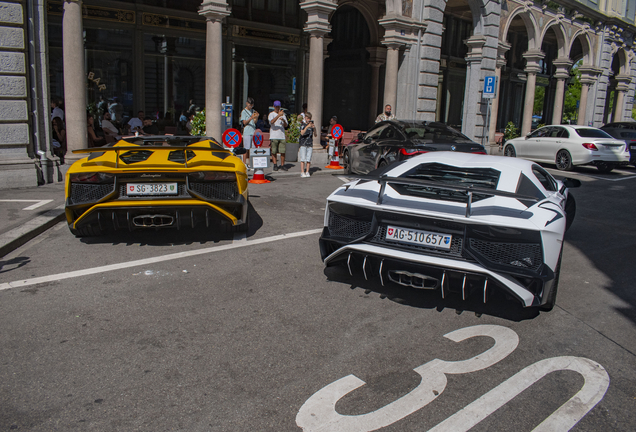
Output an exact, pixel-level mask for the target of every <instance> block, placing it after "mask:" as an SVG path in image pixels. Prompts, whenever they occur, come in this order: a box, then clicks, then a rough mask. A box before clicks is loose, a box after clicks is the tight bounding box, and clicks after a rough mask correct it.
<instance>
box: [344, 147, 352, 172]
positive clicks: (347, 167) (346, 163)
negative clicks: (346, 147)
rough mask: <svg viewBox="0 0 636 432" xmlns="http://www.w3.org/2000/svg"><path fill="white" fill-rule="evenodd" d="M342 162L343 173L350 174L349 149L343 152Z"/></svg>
mask: <svg viewBox="0 0 636 432" xmlns="http://www.w3.org/2000/svg"><path fill="white" fill-rule="evenodd" d="M342 162H343V163H344V166H345V169H344V173H345V174H352V173H353V171H351V159H350V158H349V151H345V152H344V154H343V155H342Z"/></svg>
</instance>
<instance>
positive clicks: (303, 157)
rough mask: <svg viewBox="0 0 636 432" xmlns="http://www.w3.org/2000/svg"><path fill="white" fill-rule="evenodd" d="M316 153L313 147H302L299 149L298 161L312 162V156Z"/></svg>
mask: <svg viewBox="0 0 636 432" xmlns="http://www.w3.org/2000/svg"><path fill="white" fill-rule="evenodd" d="M313 153H314V148H313V147H312V146H300V148H299V149H298V159H300V161H301V162H311V155H312V154H313Z"/></svg>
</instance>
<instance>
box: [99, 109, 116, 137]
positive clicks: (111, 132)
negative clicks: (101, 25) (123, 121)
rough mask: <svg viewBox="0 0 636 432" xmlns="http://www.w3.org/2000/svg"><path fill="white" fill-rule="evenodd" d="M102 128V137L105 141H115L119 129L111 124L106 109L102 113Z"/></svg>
mask: <svg viewBox="0 0 636 432" xmlns="http://www.w3.org/2000/svg"><path fill="white" fill-rule="evenodd" d="M102 130H103V131H104V137H105V138H106V141H107V142H109V143H110V142H115V141H117V136H118V135H119V129H117V127H116V126H115V125H114V124H113V122H112V120H111V117H110V113H109V112H108V111H106V112H105V113H104V118H103V119H102Z"/></svg>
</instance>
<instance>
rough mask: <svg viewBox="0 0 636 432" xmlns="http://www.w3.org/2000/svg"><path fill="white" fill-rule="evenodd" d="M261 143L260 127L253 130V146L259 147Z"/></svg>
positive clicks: (261, 133)
mask: <svg viewBox="0 0 636 432" xmlns="http://www.w3.org/2000/svg"><path fill="white" fill-rule="evenodd" d="M262 145H263V132H261V130H260V129H256V132H254V147H257V148H258V147H260V146H262Z"/></svg>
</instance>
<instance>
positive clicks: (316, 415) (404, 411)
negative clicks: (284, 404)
mask: <svg viewBox="0 0 636 432" xmlns="http://www.w3.org/2000/svg"><path fill="white" fill-rule="evenodd" d="M476 336H489V337H491V338H493V339H494V340H495V345H494V346H493V347H491V348H490V349H488V350H487V351H486V352H484V353H482V354H480V355H477V356H475V357H473V358H471V359H468V360H462V361H456V362H449V361H444V360H439V359H435V360H432V361H430V362H428V363H426V364H424V365H422V366H419V367H417V368H415V369H414V370H415V372H417V373H418V374H419V375H420V376H421V377H422V381H421V382H420V385H419V386H417V387H416V388H415V389H414V390H412V391H411V392H410V393H408V394H407V395H405V396H403V397H401V398H400V399H398V400H396V401H394V402H392V403H390V404H388V405H386V406H384V407H382V408H380V409H378V410H376V411H372V412H370V413H367V414H362V415H341V414H338V412H336V408H335V407H336V403H337V402H338V401H339V400H340V399H341V398H342V397H343V396H345V395H346V394H348V393H350V392H352V391H353V390H355V389H357V388H359V387H361V386H363V385H364V384H365V382H364V381H362V380H361V379H359V378H357V377H356V376H354V375H348V376H346V377H344V378H341V379H339V380H337V381H334V382H333V383H331V384H328V385H327V386H325V387H323V388H322V389H320V390H318V391H317V392H316V393H314V394H313V395H312V396H311V397H310V398H309V399H308V400H307V401H306V402H305V403H304V404H303V406H302V407H301V408H300V410H299V411H298V415H297V416H296V424H297V425H298V426H300V427H301V428H302V429H303V431H305V432H345V431H346V432H369V431H374V430H378V429H381V428H383V427H386V426H388V425H391V424H393V423H395V422H397V421H399V420H401V419H403V418H404V417H406V416H408V415H410V414H412V413H414V412H416V411H417V410H419V409H421V408H423V407H425V406H426V405H428V404H429V403H430V402H432V401H433V400H435V399H436V398H437V397H438V396H439V395H440V394H441V393H442V392H443V391H444V389H445V388H446V382H447V381H446V374H463V373H470V372H475V371H478V370H482V369H485V368H487V367H490V366H492V365H494V364H495V363H498V362H499V361H501V360H503V359H504V358H506V357H507V356H508V355H509V354H510V353H512V352H513V351H514V350H515V349H516V348H517V345H518V344H519V336H518V335H517V334H516V333H515V332H514V331H513V330H511V329H509V328H507V327H502V326H496V325H479V326H473V327H467V328H463V329H459V330H456V331H453V332H451V333H448V334H446V335H444V337H446V338H448V339H450V340H452V341H454V342H461V341H463V340H465V339H468V338H471V337H476ZM558 370H571V371H575V372H578V373H579V374H581V375H582V376H583V378H584V379H585V384H584V385H583V387H582V388H581V390H580V391H579V392H578V393H577V394H575V395H574V396H573V397H572V398H570V400H568V401H567V402H566V403H564V404H563V405H562V406H561V407H560V408H558V409H557V410H556V411H555V412H554V413H552V414H551V415H550V416H549V417H548V418H546V419H545V420H544V421H543V422H542V423H541V424H539V425H538V426H537V427H536V428H535V429H534V431H541V432H547V431H554V430H559V431H567V430H570V429H571V428H572V427H574V425H576V424H577V423H578V422H579V421H580V420H581V419H582V418H583V417H584V416H585V415H586V414H587V413H588V412H589V411H590V410H591V409H592V408H594V406H596V404H597V403H598V402H599V401H600V400H601V399H603V396H604V395H605V392H606V391H607V388H608V387H609V376H608V375H607V372H606V371H605V369H604V368H603V367H602V366H601V365H600V364H598V363H595V362H593V361H591V360H589V359H586V358H581V357H555V358H549V359H545V360H541V361H539V362H537V363H534V364H533V365H530V366H528V367H526V368H525V369H523V370H521V371H520V372H518V373H517V374H515V375H514V376H512V377H511V378H509V379H508V380H506V381H504V382H503V383H502V384H500V385H499V386H497V387H495V388H494V389H492V390H491V391H489V392H488V393H486V394H485V395H483V396H482V397H480V398H479V399H477V400H476V401H475V402H472V403H471V404H469V405H468V406H466V407H465V408H463V409H461V410H460V411H459V412H457V413H456V414H454V415H452V416H451V417H449V418H448V419H446V420H444V421H443V422H441V423H440V424H438V425H437V426H435V427H434V428H433V429H430V431H435V432H447V431H448V432H464V431H468V430H469V429H471V428H472V427H474V426H475V425H476V424H478V423H479V422H481V421H482V420H483V419H485V418H486V417H488V416H489V415H490V414H492V413H493V412H495V411H496V410H497V409H499V408H500V407H502V406H504V405H505V404H506V403H508V402H509V401H510V400H512V399H513V398H514V397H515V396H517V395H518V394H519V393H521V392H522V391H523V390H525V389H527V388H528V387H530V386H532V384H534V383H535V382H537V381H539V380H540V379H541V378H542V377H544V376H545V375H547V374H548V373H550V372H554V371H558Z"/></svg>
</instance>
